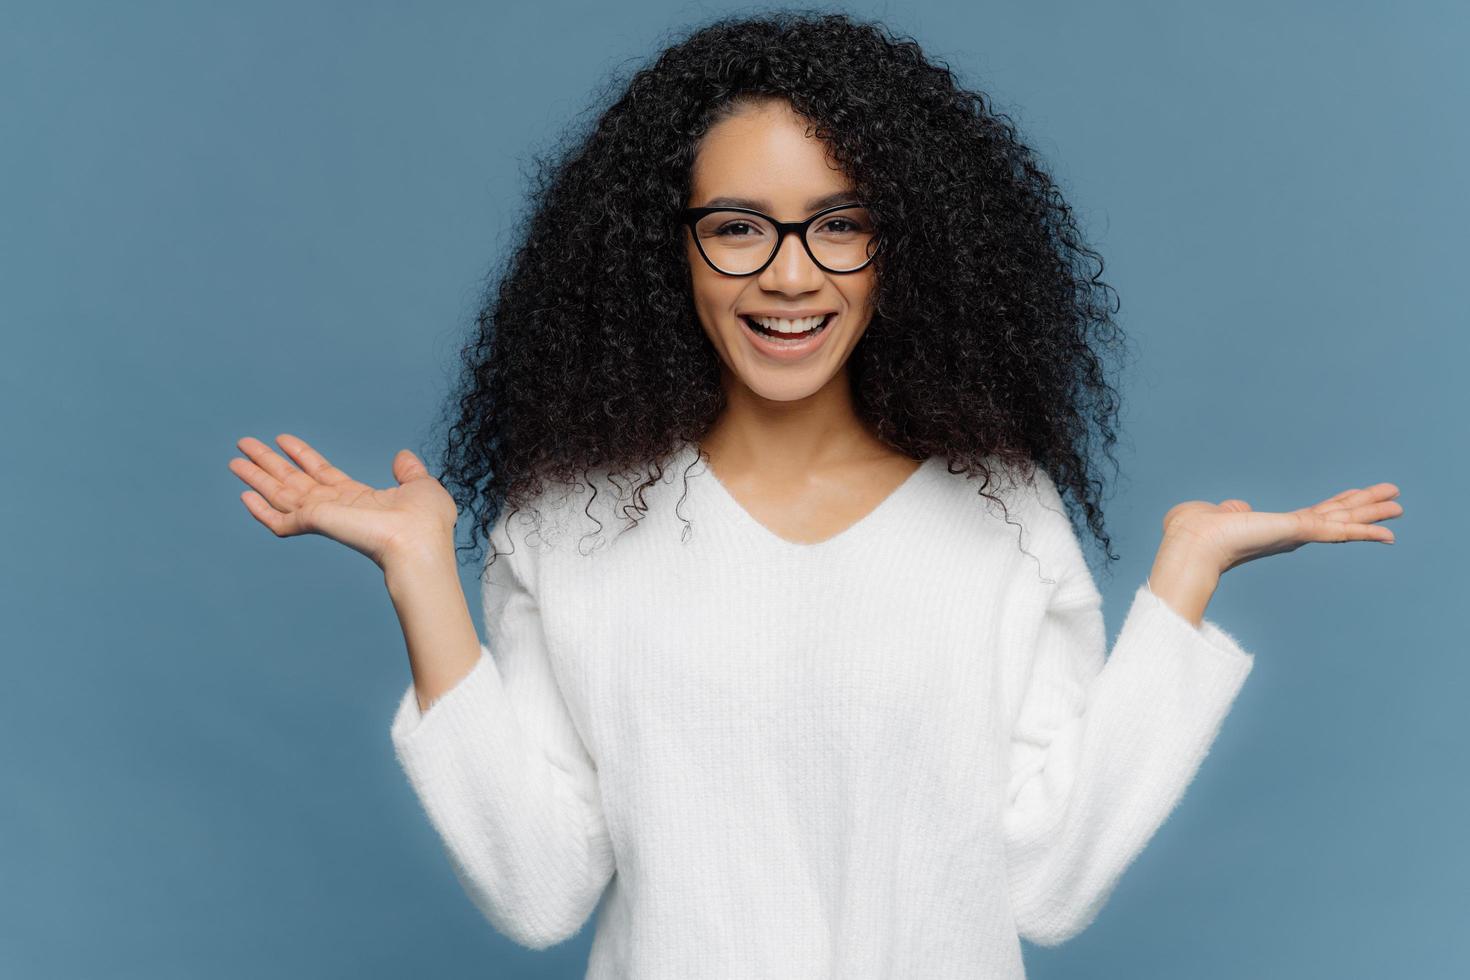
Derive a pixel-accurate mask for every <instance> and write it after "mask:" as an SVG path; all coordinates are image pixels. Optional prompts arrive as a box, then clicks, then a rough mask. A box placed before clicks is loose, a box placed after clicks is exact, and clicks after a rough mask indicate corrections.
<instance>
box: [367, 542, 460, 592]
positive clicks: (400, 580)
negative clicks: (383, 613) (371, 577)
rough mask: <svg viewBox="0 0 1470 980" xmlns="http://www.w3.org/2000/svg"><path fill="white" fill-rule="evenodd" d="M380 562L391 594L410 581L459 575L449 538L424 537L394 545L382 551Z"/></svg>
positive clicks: (384, 579)
mask: <svg viewBox="0 0 1470 980" xmlns="http://www.w3.org/2000/svg"><path fill="white" fill-rule="evenodd" d="M381 566H382V569H383V581H384V583H385V584H386V585H387V586H388V591H389V593H390V594H393V595H397V594H399V593H401V592H402V590H403V589H404V588H406V587H407V586H409V585H410V584H411V583H416V582H423V581H426V580H428V581H432V580H434V579H436V578H440V577H443V576H444V575H446V574H447V575H448V576H449V577H451V578H454V579H455V580H456V581H457V580H458V579H459V569H458V567H457V566H456V564H455V557H454V540H453V539H452V538H450V539H447V540H440V539H437V538H435V539H428V538H424V539H417V540H414V541H409V542H404V543H402V544H398V545H395V546H394V547H393V548H391V549H389V550H387V551H385V552H384V553H383V560H382V562H381Z"/></svg>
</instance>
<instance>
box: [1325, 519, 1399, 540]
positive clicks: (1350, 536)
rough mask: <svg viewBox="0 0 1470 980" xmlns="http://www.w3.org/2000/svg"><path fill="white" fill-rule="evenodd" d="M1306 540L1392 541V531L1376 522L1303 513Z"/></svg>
mask: <svg viewBox="0 0 1470 980" xmlns="http://www.w3.org/2000/svg"><path fill="white" fill-rule="evenodd" d="M1303 517H1304V518H1305V521H1304V523H1305V525H1306V527H1305V530H1306V535H1307V540H1309V541H1326V542H1330V543H1337V542H1342V541H1392V540H1393V539H1394V533H1393V532H1392V531H1390V530H1389V529H1388V528H1386V527H1379V526H1378V525H1377V524H1364V523H1360V522H1354V521H1336V520H1331V519H1329V518H1326V517H1323V516H1322V515H1320V514H1316V515H1312V514H1310V513H1308V514H1304V515H1303Z"/></svg>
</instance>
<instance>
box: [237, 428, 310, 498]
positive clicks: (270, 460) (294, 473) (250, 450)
mask: <svg viewBox="0 0 1470 980" xmlns="http://www.w3.org/2000/svg"><path fill="white" fill-rule="evenodd" d="M235 445H237V446H238V447H240V451H241V452H242V453H244V454H245V455H246V456H249V457H250V461H251V462H253V463H254V464H255V465H256V466H259V467H260V468H261V469H263V470H265V471H266V472H267V473H269V474H270V475H271V476H273V477H275V478H276V479H277V480H279V481H280V482H281V483H283V484H285V485H287V486H290V485H291V484H293V483H296V482H297V481H299V480H303V479H310V478H309V477H307V475H306V474H305V473H302V472H301V471H300V470H298V469H297V468H296V467H295V466H292V465H291V461H290V460H287V459H285V458H283V457H281V456H280V455H278V454H277V453H276V452H275V450H273V449H271V447H270V446H267V445H266V444H265V443H263V442H261V441H260V440H259V439H257V438H255V437H254V436H246V437H245V438H243V439H241V440H240V441H239V442H237V443H235Z"/></svg>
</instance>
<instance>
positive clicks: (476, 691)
mask: <svg viewBox="0 0 1470 980" xmlns="http://www.w3.org/2000/svg"><path fill="white" fill-rule="evenodd" d="M498 680H499V676H498V675H497V674H496V672H495V664H494V661H493V660H491V658H490V651H489V649H487V648H486V646H485V644H484V643H481V644H480V659H479V660H478V661H476V662H475V666H474V667H472V668H470V672H469V673H468V674H466V675H465V676H463V677H461V678H460V679H459V682H458V683H457V684H455V685H454V686H453V687H451V688H450V689H449V690H447V691H445V692H444V693H443V694H441V695H439V697H437V698H435V699H434V700H433V701H432V702H431V703H430V704H429V707H428V710H427V711H423V712H420V711H419V698H418V690H417V689H416V688H415V687H414V684H413V682H412V681H410V682H409V684H408V690H406V691H404V692H403V697H401V698H400V699H399V701H398V710H397V711H396V712H395V713H394V715H393V724H392V725H391V727H390V729H389V733H390V735H391V736H392V739H393V744H394V745H396V746H397V747H398V748H399V751H400V752H402V751H403V750H405V749H407V748H408V747H409V746H410V745H412V744H414V743H415V742H417V741H419V740H420V735H421V733H426V732H427V733H432V732H433V731H434V730H435V729H437V728H439V727H441V726H442V725H444V724H447V725H449V727H450V729H451V730H457V731H463V730H464V728H465V724H466V721H467V718H468V716H469V715H472V714H478V713H480V712H483V710H484V705H485V704H486V703H487V702H488V701H489V699H490V697H491V695H492V690H491V686H492V685H493V684H494V683H495V682H496V681H498Z"/></svg>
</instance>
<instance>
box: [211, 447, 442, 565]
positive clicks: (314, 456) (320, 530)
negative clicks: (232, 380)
mask: <svg viewBox="0 0 1470 980" xmlns="http://www.w3.org/2000/svg"><path fill="white" fill-rule="evenodd" d="M276 442H277V443H279V444H280V446H281V448H282V449H284V450H285V451H286V453H287V454H288V455H289V456H290V457H291V459H293V460H295V461H296V463H297V464H298V465H299V467H300V468H299V469H298V468H297V466H292V465H291V463H290V462H288V461H287V460H285V459H282V458H281V457H280V456H279V455H277V454H276V453H275V452H274V451H273V450H272V449H271V447H270V446H267V445H266V444H265V443H263V442H261V441H260V440H259V439H255V438H252V437H250V436H246V437H245V438H243V439H241V440H240V441H239V442H238V443H236V445H237V446H238V447H239V449H240V451H241V452H243V453H244V454H245V455H246V456H248V457H249V459H240V458H238V457H237V458H235V459H232V460H230V470H231V472H233V473H234V474H235V475H236V476H238V477H239V478H240V479H241V480H244V481H245V482H246V483H247V484H249V485H250V486H251V487H253V488H254V489H251V490H246V491H245V492H244V493H242V494H241V495H240V499H241V501H243V502H244V504H245V507H246V509H247V510H249V511H250V513H251V514H252V515H254V517H255V519H256V520H258V521H260V523H262V524H264V525H265V526H266V527H268V528H270V530H271V531H272V532H273V533H274V534H275V535H276V537H279V538H288V537H292V536H294V535H297V534H320V535H323V536H325V537H328V538H331V539H332V540H334V541H340V542H342V543H343V544H345V545H347V546H348V547H349V548H352V549H353V550H355V551H358V552H361V553H362V554H364V555H367V556H368V557H369V558H371V559H372V560H373V561H374V562H376V563H377V565H378V567H379V568H383V569H384V570H385V571H386V563H387V562H389V561H390V560H392V558H393V557H394V556H395V555H400V554H403V555H408V554H413V553H422V552H423V551H424V550H425V549H429V548H441V547H448V548H450V549H451V550H452V549H453V546H454V525H455V521H456V520H457V519H458V517H459V508H458V506H457V505H456V504H455V502H454V498H453V497H451V496H450V495H449V491H447V490H445V489H444V487H443V485H441V484H440V483H439V481H438V480H436V479H434V478H433V477H432V476H430V475H429V471H428V470H427V469H426V468H425V467H424V464H423V462H422V461H421V460H420V459H419V458H418V457H417V456H415V455H414V454H413V453H411V452H409V451H408V450H407V449H402V450H399V452H398V454H397V455H396V456H394V457H393V476H394V478H396V479H397V480H398V486H396V487H391V488H389V489H387V490H378V489H376V488H374V487H370V486H368V485H367V484H365V483H359V482H357V481H356V480H354V479H352V477H350V476H348V475H347V474H346V473H343V472H342V471H341V470H339V469H337V468H336V467H335V466H333V465H332V464H331V463H329V462H327V460H326V459H325V458H323V456H322V455H321V454H320V453H318V452H317V451H316V450H315V449H312V448H311V446H309V445H307V444H306V443H305V442H304V441H302V440H301V439H298V438H296V437H295V436H293V435H290V434H286V433H283V434H281V435H279V436H277V437H276Z"/></svg>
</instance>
